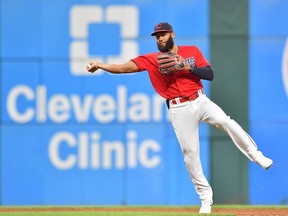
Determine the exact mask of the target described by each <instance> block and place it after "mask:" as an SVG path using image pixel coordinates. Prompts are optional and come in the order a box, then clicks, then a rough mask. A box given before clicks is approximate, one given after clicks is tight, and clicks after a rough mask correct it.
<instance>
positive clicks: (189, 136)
mask: <svg viewBox="0 0 288 216" xmlns="http://www.w3.org/2000/svg"><path fill="white" fill-rule="evenodd" d="M196 109H197V108H195V107H193V102H187V103H182V104H177V105H172V106H170V109H169V113H170V117H171V122H172V125H173V128H174V131H175V134H176V137H177V139H178V141H179V143H180V147H181V150H182V153H183V156H184V162H185V164H186V167H187V170H188V172H189V174H190V177H191V180H192V182H193V184H194V186H195V190H196V192H197V194H198V195H199V197H200V200H201V202H202V204H207V205H208V207H209V208H210V211H211V205H212V203H213V200H212V194H213V193H212V189H211V187H210V185H209V183H208V181H207V179H206V178H205V176H204V174H203V170H202V165H201V161H200V152H199V120H198V117H197V114H196V112H195V110H196Z"/></svg>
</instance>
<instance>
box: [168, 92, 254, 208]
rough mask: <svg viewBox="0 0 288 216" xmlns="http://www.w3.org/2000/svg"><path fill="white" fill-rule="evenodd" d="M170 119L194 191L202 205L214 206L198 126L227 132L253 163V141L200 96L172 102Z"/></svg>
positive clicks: (217, 107)
mask: <svg viewBox="0 0 288 216" xmlns="http://www.w3.org/2000/svg"><path fill="white" fill-rule="evenodd" d="M169 113H170V118H171V123H172V125H173V128H174V131H175V134H176V137H177V139H178V142H179V143H180V147H181V150H182V153H183V156H184V162H185V164H186V167H187V170H188V172H189V174H190V177H191V180H192V182H193V184H194V186H195V190H196V192H197V194H198V195H199V197H200V200H201V202H202V204H203V203H204V204H211V205H212V203H213V198H212V196H213V192H212V189H211V187H210V185H209V183H208V181H207V179H206V178H205V176H204V174H203V170H202V165H201V161H200V152H199V123H200V121H204V122H206V123H209V124H212V125H214V126H216V127H217V128H220V129H222V130H223V131H224V132H226V133H227V134H228V135H229V136H230V138H231V139H232V141H233V142H234V144H235V145H236V146H237V147H238V148H239V150H240V151H241V152H242V153H243V154H245V155H246V156H247V157H248V158H249V159H250V160H251V161H254V159H255V158H256V156H257V154H258V153H259V151H258V150H257V146H256V144H255V143H254V141H253V140H252V138H251V137H250V136H249V135H248V134H247V133H246V132H245V131H244V130H243V129H242V128H241V127H240V126H239V124H237V123H236V122H235V121H234V120H232V119H231V118H230V117H229V116H227V115H226V114H225V113H224V111H223V110H222V109H221V108H220V107H219V106H218V105H216V104H215V103H214V102H212V101H211V100H210V99H209V98H208V97H207V96H206V95H204V94H201V95H200V96H199V97H198V98H196V99H195V100H194V101H187V102H184V103H179V104H172V103H170V109H169Z"/></svg>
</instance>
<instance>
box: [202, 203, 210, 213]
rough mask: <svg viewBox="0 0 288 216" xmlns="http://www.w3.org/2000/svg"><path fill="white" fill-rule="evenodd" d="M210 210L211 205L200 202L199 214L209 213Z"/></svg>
mask: <svg viewBox="0 0 288 216" xmlns="http://www.w3.org/2000/svg"><path fill="white" fill-rule="evenodd" d="M211 212H212V207H211V205H210V204H202V206H201V208H200V210H199V213H200V214H211Z"/></svg>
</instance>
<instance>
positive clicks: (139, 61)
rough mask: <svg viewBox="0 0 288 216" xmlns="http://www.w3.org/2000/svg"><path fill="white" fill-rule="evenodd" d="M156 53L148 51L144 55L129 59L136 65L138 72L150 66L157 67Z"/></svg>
mask: <svg viewBox="0 0 288 216" xmlns="http://www.w3.org/2000/svg"><path fill="white" fill-rule="evenodd" d="M156 56H157V54H156V53H150V54H146V55H141V56H138V57H136V58H133V59H131V61H133V62H134V63H135V64H136V65H137V67H138V72H140V71H144V70H149V69H151V68H155V67H156V68H157V67H158V64H157V61H156Z"/></svg>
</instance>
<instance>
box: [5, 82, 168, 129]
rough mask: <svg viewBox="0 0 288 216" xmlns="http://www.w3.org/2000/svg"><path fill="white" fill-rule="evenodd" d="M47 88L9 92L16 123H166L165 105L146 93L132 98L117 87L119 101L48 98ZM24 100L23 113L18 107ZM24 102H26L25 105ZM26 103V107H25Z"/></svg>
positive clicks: (73, 96)
mask: <svg viewBox="0 0 288 216" xmlns="http://www.w3.org/2000/svg"><path fill="white" fill-rule="evenodd" d="M47 91H48V90H47V88H46V86H43V85H40V86H37V87H36V90H35V89H32V88H31V87H30V86H27V85H17V86H14V88H12V89H11V91H10V92H8V95H7V112H8V115H9V117H10V118H11V120H12V121H14V122H16V123H21V124H25V123H29V122H31V121H36V122H39V123H45V122H47V121H48V120H50V121H52V122H54V123H58V124H60V123H65V122H67V121H69V120H70V119H71V118H72V117H74V118H75V120H76V121H77V122H79V123H85V122H88V121H89V119H90V118H91V117H92V118H93V119H95V120H96V121H98V122H99V123H110V122H112V121H118V122H121V123H123V122H126V121H128V120H129V121H131V122H149V121H154V122H160V121H162V120H163V119H167V109H166V108H165V101H164V99H163V98H161V97H160V96H158V95H153V96H152V98H151V97H149V95H147V94H144V93H134V94H131V95H129V94H128V89H127V87H125V86H118V87H117V89H116V91H117V92H116V93H115V95H116V98H115V97H113V96H112V95H109V94H99V95H92V94H87V95H84V96H83V97H80V96H79V95H77V94H71V95H65V94H54V95H50V96H49V97H48V93H47ZM20 99H21V101H22V105H21V109H20V106H19V105H18V102H19V100H20ZM23 101H24V102H23ZM25 102H26V103H25Z"/></svg>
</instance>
